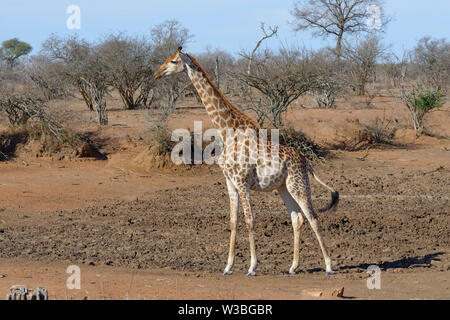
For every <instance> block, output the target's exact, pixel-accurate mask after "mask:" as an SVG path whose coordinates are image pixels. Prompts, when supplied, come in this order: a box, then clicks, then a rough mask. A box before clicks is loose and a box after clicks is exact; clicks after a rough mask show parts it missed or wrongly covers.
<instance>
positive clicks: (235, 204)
mask: <svg viewBox="0 0 450 320" xmlns="http://www.w3.org/2000/svg"><path fill="white" fill-rule="evenodd" d="M227 187H228V195H229V196H230V231H231V233H230V249H229V251H228V260H227V265H226V267H225V270H224V271H223V275H228V274H232V273H233V271H231V269H232V268H233V264H234V256H235V252H234V248H235V245H236V228H237V217H238V213H239V194H238V192H237V190H236V188H235V186H234V185H233V183H232V182H231V181H230V180H229V179H227Z"/></svg>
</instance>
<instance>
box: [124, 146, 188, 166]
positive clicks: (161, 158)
mask: <svg viewBox="0 0 450 320" xmlns="http://www.w3.org/2000/svg"><path fill="white" fill-rule="evenodd" d="M132 166H133V167H135V168H137V169H139V170H142V171H145V172H150V171H155V170H157V171H188V170H191V169H192V168H193V165H186V164H180V165H177V164H175V163H174V162H173V161H172V159H171V157H170V153H167V152H163V153H161V152H159V151H158V147H157V146H150V147H148V148H146V149H145V150H144V151H142V152H141V153H139V154H138V155H137V156H136V158H134V160H133V161H132Z"/></svg>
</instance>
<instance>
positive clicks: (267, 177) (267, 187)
mask: <svg viewBox="0 0 450 320" xmlns="http://www.w3.org/2000/svg"><path fill="white" fill-rule="evenodd" d="M286 177H287V170H285V169H284V168H282V169H280V170H277V171H275V172H271V173H267V172H264V171H263V170H260V169H258V168H256V169H255V171H254V174H253V175H252V176H251V178H250V189H251V190H255V191H272V190H275V189H278V188H279V187H280V186H281V185H282V184H283V183H284V182H285V181H286Z"/></svg>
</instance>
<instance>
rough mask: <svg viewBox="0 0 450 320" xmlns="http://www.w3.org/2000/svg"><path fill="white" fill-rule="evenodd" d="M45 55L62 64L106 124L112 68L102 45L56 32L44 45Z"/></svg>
mask: <svg viewBox="0 0 450 320" xmlns="http://www.w3.org/2000/svg"><path fill="white" fill-rule="evenodd" d="M42 54H43V55H45V56H46V57H48V58H49V59H50V60H51V61H53V62H56V63H61V65H62V66H63V67H62V68H61V74H62V76H63V77H64V79H65V80H66V81H68V82H69V83H71V84H72V85H73V86H74V87H76V88H77V89H78V91H79V92H80V94H81V96H82V97H83V99H84V101H85V102H86V104H87V106H88V107H89V109H91V110H95V111H96V112H97V116H98V123H99V124H100V125H106V124H107V123H108V120H107V116H106V101H105V93H106V92H107V89H108V74H109V73H108V70H109V69H108V64H107V63H106V59H105V56H104V55H103V53H102V50H101V45H95V44H91V43H89V42H87V41H85V40H82V39H79V38H78V37H77V36H71V37H68V38H65V39H61V38H58V37H56V36H54V35H52V36H51V37H50V38H49V39H47V40H46V41H45V42H44V44H43V45H42Z"/></svg>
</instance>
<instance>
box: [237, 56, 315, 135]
mask: <svg viewBox="0 0 450 320" xmlns="http://www.w3.org/2000/svg"><path fill="white" fill-rule="evenodd" d="M247 59H250V56H248V57H247ZM310 66H311V64H310V56H309V53H307V52H306V51H305V50H300V49H292V48H283V49H280V51H279V52H278V53H277V54H275V53H273V52H271V51H268V50H266V51H264V53H260V54H256V55H255V56H254V61H253V68H252V73H251V74H250V75H249V74H247V72H246V71H247V70H245V71H244V70H242V71H240V72H231V73H230V74H231V75H232V76H233V77H235V78H236V79H238V80H239V81H241V82H243V83H244V84H246V85H248V86H249V87H250V88H253V89H254V90H256V93H255V94H250V95H248V96H247V97H244V98H247V100H248V101H247V103H248V107H247V108H248V109H250V110H253V111H254V112H256V114H257V117H258V122H259V123H260V125H262V126H264V124H265V123H266V122H269V124H270V125H272V126H273V127H275V128H279V127H281V126H282V125H283V118H282V116H283V114H284V112H286V110H287V109H288V107H289V106H290V105H291V103H292V102H294V101H295V100H297V98H298V97H300V96H301V95H302V94H304V93H306V92H308V91H309V90H311V89H312V88H313V87H314V86H315V85H316V83H315V81H316V78H315V76H314V73H313V72H312V69H311V67H310Z"/></svg>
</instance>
